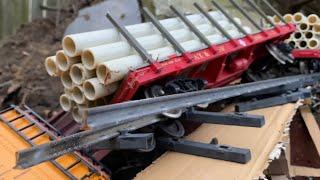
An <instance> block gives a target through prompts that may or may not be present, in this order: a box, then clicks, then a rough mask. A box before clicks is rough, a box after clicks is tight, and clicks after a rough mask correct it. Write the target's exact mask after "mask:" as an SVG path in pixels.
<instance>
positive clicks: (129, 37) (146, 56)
mask: <svg viewBox="0 0 320 180" xmlns="http://www.w3.org/2000/svg"><path fill="white" fill-rule="evenodd" d="M106 16H107V18H108V19H109V21H110V22H111V23H112V25H113V26H114V27H116V28H117V29H118V31H119V32H120V33H121V34H122V36H123V37H124V38H126V40H127V41H128V43H129V44H130V45H131V46H132V47H133V48H134V49H135V50H136V51H137V52H138V53H139V55H140V56H141V57H142V59H143V60H145V61H147V62H148V63H149V64H152V63H154V60H153V58H152V57H151V55H150V54H148V52H147V51H146V49H144V48H143V47H142V46H141V44H140V43H139V42H138V41H137V40H136V39H135V38H134V37H133V36H132V35H131V34H130V32H129V31H128V30H127V29H126V28H125V27H123V26H122V25H120V23H118V22H117V20H115V19H114V18H113V17H112V16H111V15H110V14H109V13H107V15H106Z"/></svg>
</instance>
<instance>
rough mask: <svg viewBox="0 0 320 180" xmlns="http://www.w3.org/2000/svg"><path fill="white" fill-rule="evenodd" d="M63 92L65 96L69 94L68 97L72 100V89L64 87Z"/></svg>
mask: <svg viewBox="0 0 320 180" xmlns="http://www.w3.org/2000/svg"><path fill="white" fill-rule="evenodd" d="M63 92H64V94H66V95H67V96H69V98H70V99H71V100H73V99H72V89H67V88H64V90H63Z"/></svg>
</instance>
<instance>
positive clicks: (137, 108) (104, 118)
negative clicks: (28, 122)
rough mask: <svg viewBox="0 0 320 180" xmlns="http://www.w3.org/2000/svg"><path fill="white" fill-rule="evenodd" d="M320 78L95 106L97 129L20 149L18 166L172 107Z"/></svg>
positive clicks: (152, 119) (151, 119) (153, 119)
mask: <svg viewBox="0 0 320 180" xmlns="http://www.w3.org/2000/svg"><path fill="white" fill-rule="evenodd" d="M319 81H320V73H316V74H312V75H298V76H290V77H284V78H278V79H271V80H266V81H259V82H254V83H247V84H241V85H236V86H230V87H223V88H215V89H208V90H202V91H195V92H189V93H182V94H175V95H169V96H163V97H156V98H150V99H143V100H137V101H130V102H124V103H119V104H114V105H108V106H101V107H96V108H91V109H89V122H90V124H89V125H91V126H92V127H93V128H94V129H93V130H89V131H84V132H80V133H77V134H73V135H71V136H68V137H63V138H61V139H59V140H58V141H57V140H55V141H51V142H50V143H48V144H42V145H41V146H36V147H32V148H30V149H26V150H22V151H19V152H18V153H17V156H16V157H17V161H16V162H17V167H19V168H27V167H31V166H33V165H36V164H39V163H41V162H44V161H47V160H51V159H54V158H56V157H59V156H61V155H63V154H65V153H69V152H72V151H75V150H80V149H83V148H86V147H92V146H94V145H96V144H98V143H101V142H105V141H107V140H109V139H112V138H114V137H117V136H119V135H120V132H121V131H126V132H128V131H133V130H136V129H139V128H141V127H145V126H148V125H151V124H154V123H157V122H159V121H162V120H163V119H161V118H159V117H158V115H159V114H161V113H163V112H167V111H170V110H174V109H183V108H188V107H192V106H195V105H197V104H203V103H213V102H218V101H220V100H223V99H227V98H232V97H239V96H240V95H242V94H250V93H254V92H262V91H269V90H270V89H282V90H283V89H287V91H290V90H294V89H297V88H300V87H305V86H309V85H314V84H316V83H319Z"/></svg>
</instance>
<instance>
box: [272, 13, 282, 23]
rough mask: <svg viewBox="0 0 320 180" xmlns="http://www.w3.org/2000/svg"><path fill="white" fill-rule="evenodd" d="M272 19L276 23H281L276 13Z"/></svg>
mask: <svg viewBox="0 0 320 180" xmlns="http://www.w3.org/2000/svg"><path fill="white" fill-rule="evenodd" d="M272 21H273V22H274V23H275V24H281V20H280V18H279V17H278V16H276V15H274V16H273V17H272Z"/></svg>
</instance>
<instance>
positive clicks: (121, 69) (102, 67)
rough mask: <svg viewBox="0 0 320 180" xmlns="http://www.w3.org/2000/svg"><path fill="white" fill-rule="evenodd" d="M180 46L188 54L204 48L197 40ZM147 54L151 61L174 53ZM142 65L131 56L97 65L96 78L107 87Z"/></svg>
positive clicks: (151, 52)
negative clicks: (149, 55) (151, 58)
mask: <svg viewBox="0 0 320 180" xmlns="http://www.w3.org/2000/svg"><path fill="white" fill-rule="evenodd" d="M217 37H220V38H219V39H220V40H224V39H223V38H222V37H221V36H217V35H216V36H212V38H217ZM211 40H212V39H211ZM181 46H182V47H183V48H184V49H185V50H186V51H189V52H191V51H195V50H198V49H201V48H204V45H203V44H202V43H201V42H200V41H199V40H192V41H187V42H184V43H181ZM162 53H166V54H162ZM149 54H151V56H152V57H153V59H162V58H165V57H168V56H170V55H173V54H175V51H174V49H173V48H172V47H164V48H161V49H156V50H153V51H149ZM144 64H145V62H144V61H143V60H142V58H141V57H140V56H138V55H131V56H126V57H123V58H119V59H114V60H111V61H106V62H103V63H101V64H99V66H98V67H97V78H98V80H99V82H100V83H104V84H106V85H108V84H111V83H113V82H117V81H119V80H121V79H123V77H124V76H125V75H126V74H127V73H128V72H129V70H130V69H136V68H138V67H141V66H143V65H144Z"/></svg>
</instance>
